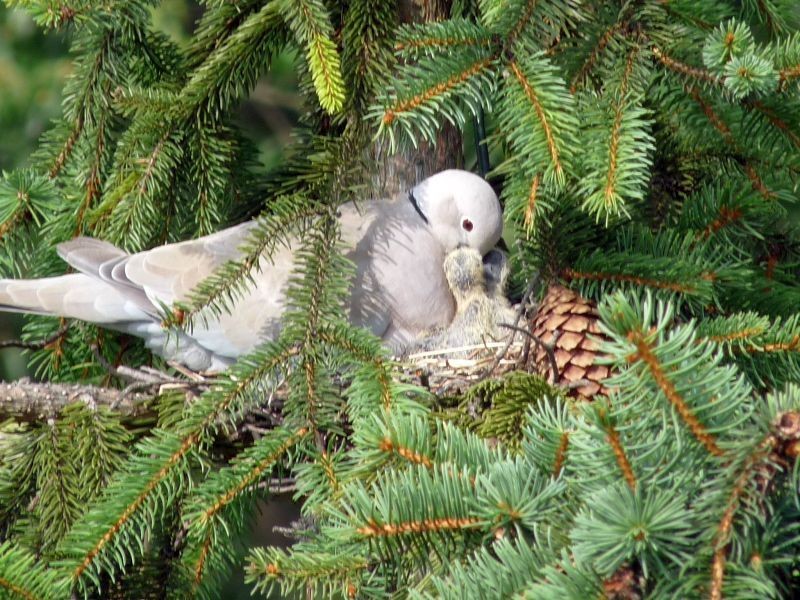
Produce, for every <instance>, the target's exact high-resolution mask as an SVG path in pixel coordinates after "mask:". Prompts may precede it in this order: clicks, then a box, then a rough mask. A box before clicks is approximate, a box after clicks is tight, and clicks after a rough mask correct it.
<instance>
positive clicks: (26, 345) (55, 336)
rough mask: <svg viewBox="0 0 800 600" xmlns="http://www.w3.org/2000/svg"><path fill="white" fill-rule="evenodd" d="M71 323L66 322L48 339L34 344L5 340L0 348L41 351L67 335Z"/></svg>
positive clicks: (0, 343) (0, 344)
mask: <svg viewBox="0 0 800 600" xmlns="http://www.w3.org/2000/svg"><path fill="white" fill-rule="evenodd" d="M71 324H72V323H71V322H70V321H67V322H66V323H65V324H64V325H62V326H61V327H59V329H58V331H56V332H55V333H54V334H53V335H51V336H50V337H46V338H45V339H43V340H38V341H35V342H25V341H23V340H5V341H2V342H0V348H24V349H25V350H41V349H42V348H46V347H47V346H49V345H50V344H52V343H53V342H55V341H56V340H57V339H58V338H60V337H61V336H63V335H64V334H65V333H67V330H68V329H69V327H70V325H71Z"/></svg>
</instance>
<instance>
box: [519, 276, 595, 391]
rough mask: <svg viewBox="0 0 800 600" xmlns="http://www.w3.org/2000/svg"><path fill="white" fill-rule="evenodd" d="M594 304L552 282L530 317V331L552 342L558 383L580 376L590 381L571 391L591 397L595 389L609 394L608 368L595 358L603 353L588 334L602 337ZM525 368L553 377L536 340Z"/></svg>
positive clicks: (543, 339) (548, 360)
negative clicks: (604, 381) (605, 381)
mask: <svg viewBox="0 0 800 600" xmlns="http://www.w3.org/2000/svg"><path fill="white" fill-rule="evenodd" d="M598 319H599V315H598V313H597V306H596V305H595V304H594V303H593V302H591V301H589V300H586V299H585V298H582V297H581V296H579V295H578V294H576V293H575V292H573V291H572V290H570V289H567V288H565V287H564V286H561V285H551V286H550V287H549V288H548V290H547V294H545V297H544V298H543V299H542V302H541V303H540V304H539V307H538V310H537V311H536V314H534V315H533V317H532V319H531V331H532V332H533V334H534V335H535V336H536V337H537V338H539V339H540V340H541V341H542V342H543V343H545V344H548V345H552V344H553V340H554V339H555V340H556V341H555V346H554V347H553V353H554V354H555V361H556V365H557V366H558V381H557V382H556V383H558V384H560V385H565V386H567V385H569V384H571V383H573V382H576V381H579V380H581V379H585V380H588V381H589V382H590V383H587V384H586V385H583V386H580V387H577V388H573V389H572V390H571V391H570V395H572V396H575V397H578V398H584V399H587V400H588V399H591V398H592V396H594V395H595V394H597V393H601V394H605V395H607V394H608V389H606V388H605V387H604V386H603V385H602V381H603V380H604V379H605V378H606V377H608V375H609V368H608V367H607V366H605V365H597V364H594V363H595V359H596V358H598V357H599V356H602V354H601V353H599V352H598V349H597V342H595V341H592V340H591V339H589V335H590V334H591V335H592V336H595V337H602V335H601V333H600V328H599V327H598V326H597V320H598ZM527 366H528V370H529V371H532V372H536V373H539V374H541V375H542V376H544V377H546V378H547V379H548V381H550V379H551V378H552V366H551V360H550V358H549V357H548V354H547V352H546V351H545V350H544V349H543V348H541V347H540V346H539V345H538V344H535V345H534V346H533V347H531V353H530V357H529V359H528V365H527Z"/></svg>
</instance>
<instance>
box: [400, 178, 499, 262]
mask: <svg viewBox="0 0 800 600" xmlns="http://www.w3.org/2000/svg"><path fill="white" fill-rule="evenodd" d="M408 197H409V200H410V201H411V203H412V204H413V205H414V208H416V209H417V212H418V213H419V214H420V216H421V217H422V218H423V219H424V220H425V221H426V222H427V224H428V226H429V227H430V228H431V230H432V232H433V235H434V236H435V237H436V239H438V240H439V242H440V243H441V244H442V247H443V248H444V252H445V253H448V252H450V251H452V250H455V249H456V248H459V247H462V246H465V247H468V248H474V249H475V250H477V251H478V252H480V254H481V256H483V255H484V254H486V253H487V252H489V250H491V249H492V248H493V247H494V246H495V244H497V242H498V241H499V240H500V235H501V234H502V233H503V213H502V211H501V209H500V202H499V201H498V200H497V195H496V194H495V193H494V190H493V189H492V186H490V185H489V184H488V183H487V182H486V181H485V180H484V179H483V178H482V177H479V176H477V175H475V174H474V173H470V172H469V171H459V170H457V169H449V170H447V171H441V172H440V173H436V174H435V175H431V176H430V177H428V178H427V179H425V180H424V181H422V182H420V184H419V185H417V186H416V187H414V188H413V189H412V190H411V191H410V192H409V194H408Z"/></svg>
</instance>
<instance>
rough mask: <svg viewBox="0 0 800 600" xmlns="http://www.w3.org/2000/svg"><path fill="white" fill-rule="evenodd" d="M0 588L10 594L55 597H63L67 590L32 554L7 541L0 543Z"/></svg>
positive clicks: (27, 598)
mask: <svg viewBox="0 0 800 600" xmlns="http://www.w3.org/2000/svg"><path fill="white" fill-rule="evenodd" d="M0 589H3V590H5V591H6V592H7V593H8V594H9V595H10V597H12V598H23V599H24V600H38V599H40V598H43V599H50V598H52V599H53V600H55V599H56V598H64V597H66V595H67V594H68V590H67V589H66V588H65V587H64V585H62V584H61V582H59V581H58V580H57V578H56V575H55V572H54V571H52V570H50V569H46V568H45V567H43V566H42V564H41V563H40V562H39V561H38V560H36V557H35V556H34V555H33V554H31V553H29V552H28V551H27V550H24V549H22V548H20V547H18V546H16V545H14V544H11V543H10V542H9V541H7V540H6V541H4V542H3V543H2V545H0Z"/></svg>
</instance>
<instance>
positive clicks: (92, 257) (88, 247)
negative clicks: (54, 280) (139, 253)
mask: <svg viewBox="0 0 800 600" xmlns="http://www.w3.org/2000/svg"><path fill="white" fill-rule="evenodd" d="M57 248H58V255H59V256H60V257H61V258H62V259H64V262H66V263H67V264H68V265H70V266H71V267H73V268H75V269H77V270H78V271H80V272H81V273H86V274H87V275H94V276H97V275H99V274H100V269H101V268H102V266H103V265H104V264H108V263H117V262H119V261H120V260H121V259H124V258H126V257H127V256H129V255H128V253H127V252H125V251H124V250H120V249H119V248H117V247H116V246H114V245H113V244H109V243H108V242H104V241H103V240H96V239H94V238H88V237H79V238H75V239H73V240H69V241H68V242H62V243H61V244H59V245H58V247H57Z"/></svg>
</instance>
